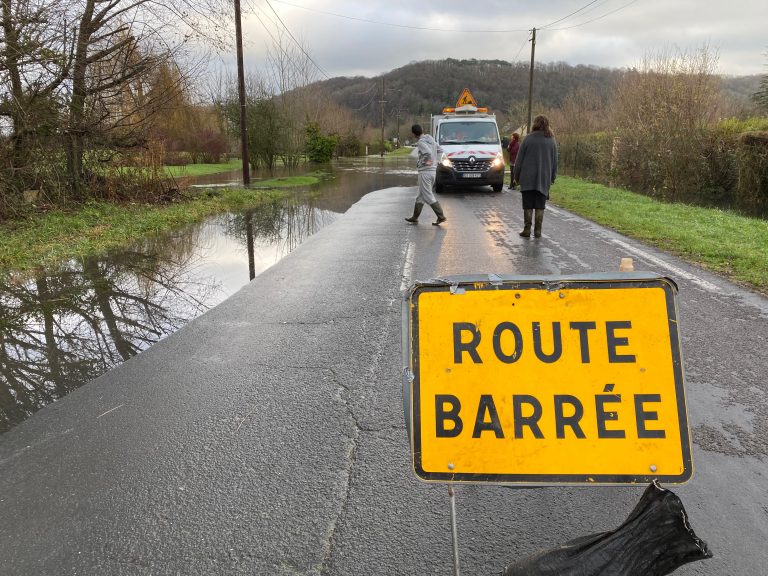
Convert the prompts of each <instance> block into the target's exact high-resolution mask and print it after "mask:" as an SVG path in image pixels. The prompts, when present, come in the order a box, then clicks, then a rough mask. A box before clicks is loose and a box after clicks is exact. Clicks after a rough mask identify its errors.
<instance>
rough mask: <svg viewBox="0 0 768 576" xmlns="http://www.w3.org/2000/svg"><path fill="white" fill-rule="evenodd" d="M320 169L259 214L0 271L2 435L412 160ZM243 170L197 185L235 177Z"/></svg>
mask: <svg viewBox="0 0 768 576" xmlns="http://www.w3.org/2000/svg"><path fill="white" fill-rule="evenodd" d="M313 169H314V170H316V169H317V168H316V167H314V168H313ZM322 170H323V171H325V172H329V173H330V177H329V178H327V179H324V180H323V181H322V182H321V183H320V184H318V185H315V186H311V187H308V188H306V189H301V190H296V191H294V192H292V193H291V194H289V195H288V197H287V198H286V199H284V200H280V201H274V202H270V203H267V204H265V205H264V206H262V207H260V208H259V209H257V210H249V211H246V212H241V213H227V214H221V215H217V216H214V217H211V218H209V219H207V220H206V221H204V222H202V223H200V224H195V225H192V226H187V227H184V228H181V229H178V230H174V231H172V232H170V233H168V234H165V235H162V236H155V237H151V238H144V239H142V240H140V241H138V242H137V243H136V244H135V245H133V246H130V247H127V248H126V249H124V250H120V251H116V252H113V253H109V254H103V255H96V256H92V257H88V258H83V259H73V260H70V261H67V262H64V263H61V264H59V265H58V266H56V267H53V268H49V269H46V270H39V271H35V272H34V273H28V272H27V273H13V272H11V273H8V274H0V433H2V432H5V431H7V430H9V429H10V428H11V427H13V426H14V425H16V424H18V423H19V422H22V421H23V420H25V419H26V418H28V417H29V416H30V415H31V414H33V413H34V412H35V411H37V410H39V409H40V408H42V407H43V406H45V405H47V404H50V403H51V402H55V401H56V400H57V399H59V398H61V397H63V396H64V395H66V394H67V393H69V392H71V391H72V390H74V389H76V388H78V387H79V386H82V385H83V384H85V383H86V382H88V381H89V380H92V379H93V378H96V377H97V376H99V375H101V374H103V373H104V372H106V371H108V370H109V369H111V368H114V367H115V366H117V365H119V364H120V363H122V362H124V361H125V360H128V359H129V358H131V357H132V356H134V355H136V354H138V353H139V352H141V351H142V350H145V349H147V348H148V347H149V346H151V345H152V344H154V343H155V342H157V341H159V340H161V339H163V338H165V337H166V336H168V335H169V334H172V333H173V332H175V331H176V330H178V329H179V328H181V327H182V326H184V325H185V324H186V323H187V322H189V321H190V320H192V319H194V318H196V317H197V316H199V315H200V314H202V313H203V312H205V311H206V310H208V309H210V308H212V307H213V306H216V305H217V304H219V303H220V302H222V301H223V300H225V299H226V298H227V297H228V296H230V295H232V294H233V293H234V292H236V291H237V290H239V289H240V288H242V287H243V286H244V285H245V284H247V283H248V282H249V281H250V280H251V279H253V278H254V277H255V276H256V275H258V274H259V273H260V272H262V271H263V270H265V269H266V268H268V267H270V266H272V265H273V264H274V263H276V262H277V261H279V260H280V259H281V258H282V257H283V256H285V255H286V254H288V253H289V252H291V251H292V250H293V249H295V248H296V247H297V246H298V245H299V244H301V242H302V241H304V240H305V239H306V238H308V237H309V236H311V235H312V234H314V233H315V232H317V231H318V230H320V229H321V228H322V227H323V226H326V225H328V224H330V223H332V222H333V221H334V220H336V219H337V218H338V217H339V215H340V214H342V213H344V212H345V211H346V210H347V209H348V208H349V207H350V206H351V205H352V204H354V203H355V202H357V201H358V200H359V199H360V198H361V197H362V196H363V195H365V194H367V193H368V192H371V191H373V190H379V189H382V188H389V187H393V186H413V185H415V182H416V172H415V170H414V169H413V168H412V165H411V163H410V162H409V160H408V158H398V159H383V160H382V159H379V158H367V159H356V160H344V161H339V162H337V163H334V164H333V165H331V166H325V167H322ZM300 172H301V170H299V171H293V172H292V173H293V174H296V173H300ZM278 175H280V174H278ZM240 176H241V174H239V173H229V174H223V175H214V176H207V177H205V178H204V179H199V180H198V181H197V183H198V184H199V185H209V186H215V185H225V184H238V183H239V182H240ZM259 176H260V175H258V174H256V175H255V177H254V179H253V183H254V184H258V179H259ZM262 177H263V178H268V177H269V176H267V175H264V176H262Z"/></svg>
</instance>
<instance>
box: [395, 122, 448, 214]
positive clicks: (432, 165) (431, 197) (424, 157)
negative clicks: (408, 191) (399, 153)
mask: <svg viewBox="0 0 768 576" xmlns="http://www.w3.org/2000/svg"><path fill="white" fill-rule="evenodd" d="M411 132H412V133H413V135H414V136H415V137H416V138H418V141H417V142H416V149H415V152H416V158H417V160H416V170H417V171H418V173H419V193H418V194H417V195H416V203H415V204H414V206H413V215H412V216H411V217H410V218H406V219H405V221H406V222H410V223H411V224H416V223H418V221H419V215H420V214H421V210H422V209H423V208H424V204H429V205H430V207H431V208H432V210H434V212H435V215H436V216H437V220H436V221H435V222H432V225H433V226H439V225H440V224H442V223H443V222H445V221H446V220H447V218H446V217H445V214H444V213H443V207H442V206H440V202H438V201H437V199H436V198H435V192H434V187H435V177H436V174H437V162H438V161H439V158H440V154H441V153H442V149H441V148H440V147H439V146H438V144H437V142H435V139H434V138H432V136H430V135H429V134H424V131H423V130H422V129H421V126H420V125H418V124H414V125H413V126H411Z"/></svg>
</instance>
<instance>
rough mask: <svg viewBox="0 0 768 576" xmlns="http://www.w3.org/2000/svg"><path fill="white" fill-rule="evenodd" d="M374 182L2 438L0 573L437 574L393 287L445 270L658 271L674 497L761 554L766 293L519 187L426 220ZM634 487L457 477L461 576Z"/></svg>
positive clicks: (590, 526) (616, 516) (705, 569)
mask: <svg viewBox="0 0 768 576" xmlns="http://www.w3.org/2000/svg"><path fill="white" fill-rule="evenodd" d="M414 193H415V190H414V189H412V188H392V189H388V190H383V191H379V192H374V193H372V194H369V195H368V196H366V197H365V198H364V199H363V200H362V201H361V202H359V203H358V204H356V205H355V206H354V207H353V208H352V209H351V210H349V212H347V213H346V214H345V215H344V216H343V217H342V218H340V219H339V220H338V221H337V222H335V223H334V224H332V225H331V226H329V227H327V228H325V229H323V230H322V231H321V232H319V233H318V234H316V235H315V236H313V237H311V238H309V239H308V240H307V241H306V242H305V243H304V244H303V245H302V246H300V247H299V248H298V249H297V250H296V251H295V252H293V253H291V254H290V255H288V256H287V257H286V258H285V259H283V260H282V261H281V262H279V263H278V264H276V265H275V266H273V267H272V268H270V269H268V270H267V271H265V272H264V273H262V274H261V275H260V276H258V277H257V278H256V279H255V280H254V281H253V282H251V283H250V284H249V285H248V286H246V287H245V288H244V289H242V290H241V291H240V292H238V293H237V294H235V295H234V296H233V297H231V298H230V299H228V300H227V301H225V302H224V303H222V304H221V305H219V306H218V307H216V308H214V309H213V310H211V311H209V312H208V313H206V314H205V315H203V316H202V317H200V318H198V319H197V320H195V321H193V322H192V323H191V324H189V325H187V326H186V327H185V328H183V329H182V330H181V331H179V332H177V333H176V334H174V335H172V336H170V337H169V338H167V339H166V340H163V341H162V342H160V343H158V344H156V345H155V346H153V347H152V348H150V349H149V350H148V351H146V352H143V353H141V354H140V355H138V356H137V357H135V358H133V359H131V360H130V361H128V362H126V363H125V364H123V365H122V366H120V367H119V368H117V369H116V370H114V371H112V372H110V373H108V374H106V375H104V376H102V377H101V378H99V379H97V380H95V381H93V382H92V383H90V384H88V385H86V386H84V387H82V388H80V389H79V390H77V391H76V392H74V393H72V394H71V395H69V396H68V397H66V398H64V399H63V400H60V401H59V402H56V403H55V404H53V405H51V406H49V407H47V408H45V409H43V410H41V411H40V412H38V413H37V414H35V415H34V416H33V417H32V418H30V419H29V420H27V421H26V422H24V423H22V424H21V425H19V426H18V427H16V428H14V429H13V430H11V431H10V432H8V433H7V434H5V435H3V436H0V550H1V551H2V555H0V574H3V575H5V574H9V575H27V574H29V575H32V574H34V575H40V574H46V575H48V574H50V575H70V574H153V575H160V574H163V575H164V574H169V575H170V574H265V575H266V574H268V575H288V574H334V575H337V574H338V575H342V574H344V575H352V574H366V575H370V574H382V575H384V574H450V573H451V570H452V563H451V558H452V556H451V541H450V523H449V522H450V520H449V507H448V497H447V489H446V487H445V486H443V485H434V484H432V485H427V484H423V483H421V482H419V481H418V480H416V479H415V477H414V475H413V473H412V472H411V470H410V458H409V449H408V445H407V437H406V433H405V430H404V424H403V414H402V398H401V377H400V370H401V362H402V360H401V354H400V326H401V312H400V302H401V299H400V294H401V289H402V288H403V287H404V286H407V285H408V284H410V282H411V281H412V280H414V279H424V280H426V279H429V278H432V277H436V276H444V275H451V274H473V273H496V274H569V273H585V272H601V271H612V270H616V269H617V267H618V263H619V260H620V258H621V257H623V256H631V257H633V258H634V260H635V267H636V269H638V270H651V271H654V272H657V273H659V274H663V275H668V276H670V277H672V278H673V279H674V280H675V281H676V282H677V283H678V285H679V287H680V295H679V303H680V319H681V334H682V340H683V353H684V358H685V369H686V388H687V396H688V411H689V422H690V426H691V431H692V437H693V442H694V445H693V457H694V465H695V468H696V472H695V475H694V478H693V479H692V480H691V481H690V482H689V483H688V484H687V485H684V486H679V487H673V491H675V492H676V493H677V494H678V495H680V497H681V498H682V500H683V502H684V504H685V506H686V509H687V510H688V512H689V516H690V520H691V523H692V525H693V528H694V529H695V530H696V532H697V534H698V535H699V536H700V537H701V538H703V539H704V540H705V541H707V542H708V544H709V545H710V547H711V548H712V550H713V551H714V553H715V558H713V559H712V560H708V561H705V562H699V563H695V564H691V565H688V566H686V567H683V568H681V569H680V570H678V571H677V572H676V573H675V574H688V575H690V574H707V575H723V576H724V575H742V576H753V575H754V576H757V575H762V574H765V565H766V561H767V560H768V550H767V549H766V546H765V542H766V541H768V490H766V487H768V483H767V482H766V476H767V475H768V464H767V461H768V419H766V417H765V414H766V413H768V411H767V410H766V408H768V406H767V404H768V399H767V398H768V395H767V394H766V388H768V383H766V379H765V372H766V370H765V368H766V366H768V347H766V342H768V322H766V319H767V318H768V299H766V298H765V297H763V296H759V295H755V294H754V293H751V292H749V291H745V290H742V289H740V288H738V287H736V286H734V285H732V284H730V283H728V282H725V281H723V280H721V279H719V278H717V277H714V276H712V275H710V274H708V273H706V272H703V271H702V270H699V269H697V268H695V267H692V266H689V265H686V264H683V263H681V262H680V261H678V260H676V259H674V258H672V257H670V256H667V255H665V254H663V253H660V252H657V251H655V250H653V249H650V248H648V247H645V246H643V245H641V244H639V243H637V242H634V241H632V240H628V239H627V238H625V237H622V236H619V235H617V234H614V233H612V232H610V231H607V230H605V229H603V228H600V227H598V226H595V225H593V224H591V223H589V222H587V221H585V220H583V219H580V218H577V217H575V216H572V215H570V214H568V213H566V212H565V211H563V210H560V209H557V208H556V207H551V209H548V211H547V218H546V219H545V225H544V237H543V238H542V239H540V240H533V239H531V240H524V239H522V238H519V237H518V236H517V231H518V229H519V228H520V226H521V216H522V215H521V210H520V209H519V195H517V194H516V193H512V192H505V193H502V194H491V193H475V194H447V195H444V196H442V197H441V198H440V200H441V202H442V204H443V206H444V208H445V211H446V213H447V215H448V217H449V222H448V223H447V225H445V226H444V227H442V228H436V227H433V226H430V225H429V224H428V221H429V218H431V214H429V213H428V209H427V210H426V211H425V215H423V216H422V220H423V222H424V223H422V224H420V225H419V226H409V225H407V224H406V223H404V222H403V221H402V217H403V216H404V215H406V214H407V213H408V211H409V210H410V208H411V206H412V203H411V198H412V197H413V195H414ZM642 489H643V488H642V487H636V488H631V487H586V488H541V489H535V490H518V489H510V488H506V487H501V486H492V485H463V486H459V487H458V488H457V508H458V510H457V512H458V530H459V538H460V552H461V560H462V573H463V574H468V575H475V574H476V575H480V574H495V573H497V572H499V571H501V569H502V568H503V567H504V565H505V564H506V563H508V562H509V561H511V560H513V559H515V558H519V557H521V556H525V555H527V554H529V553H532V552H534V551H537V550H539V549H541V548H545V547H549V546H553V545H556V544H559V543H562V542H564V541H566V540H568V539H571V538H574V537H577V536H581V535H584V534H588V533H592V532H597V531H602V530H608V529H612V528H615V527H616V526H617V525H618V524H620V523H621V522H622V521H623V519H624V518H625V516H626V515H627V514H628V513H629V511H630V510H631V509H632V507H633V506H634V504H635V503H636V501H637V499H638V498H639V496H640V494H641V492H642Z"/></svg>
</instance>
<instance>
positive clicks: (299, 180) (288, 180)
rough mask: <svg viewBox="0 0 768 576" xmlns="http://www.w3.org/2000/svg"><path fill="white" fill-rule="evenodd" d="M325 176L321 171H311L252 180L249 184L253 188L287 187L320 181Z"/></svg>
mask: <svg viewBox="0 0 768 576" xmlns="http://www.w3.org/2000/svg"><path fill="white" fill-rule="evenodd" d="M324 176H326V174H325V173H323V172H312V173H310V174H303V175H302V176H285V177H282V178H270V179H268V180H254V181H252V182H251V186H253V187H254V188H287V187H294V186H311V185H313V184H317V183H318V182H320V179H321V178H323V177H324Z"/></svg>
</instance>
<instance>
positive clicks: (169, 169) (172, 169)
mask: <svg viewBox="0 0 768 576" xmlns="http://www.w3.org/2000/svg"><path fill="white" fill-rule="evenodd" d="M164 169H165V173H166V174H168V175H169V176H173V177H174V178H180V177H183V176H207V175H208V174H218V173H219V172H232V171H234V170H242V169H243V163H242V162H241V161H240V159H239V158H236V159H235V160H230V161H229V162H225V163H222V164H187V165H186V166H165V168H164Z"/></svg>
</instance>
